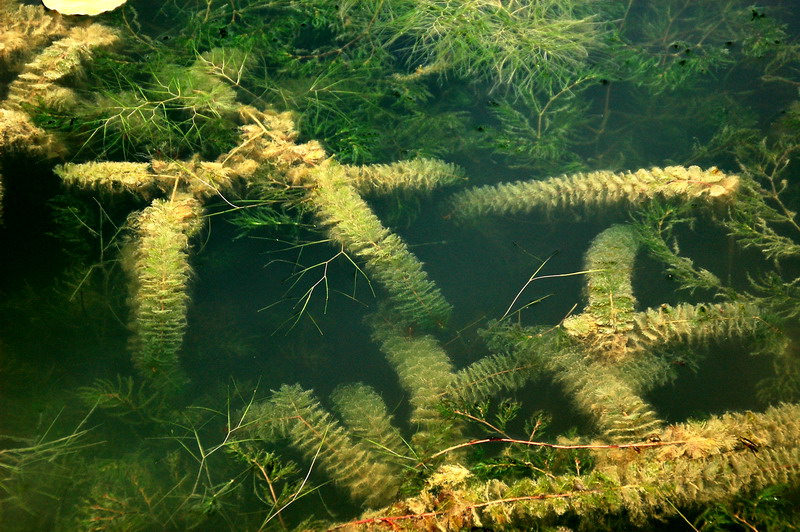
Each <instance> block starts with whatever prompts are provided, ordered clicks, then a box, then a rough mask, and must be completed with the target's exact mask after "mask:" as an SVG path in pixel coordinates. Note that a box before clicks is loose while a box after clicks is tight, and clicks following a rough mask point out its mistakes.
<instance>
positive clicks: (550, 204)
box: [449, 166, 739, 220]
mask: <svg viewBox="0 0 800 532" xmlns="http://www.w3.org/2000/svg"><path fill="white" fill-rule="evenodd" d="M738 188H739V177H738V176H736V175H729V174H725V173H724V172H722V171H721V170H719V169H718V168H716V167H711V168H709V169H708V170H703V169H701V168H699V167H697V166H690V167H688V168H684V167H682V166H668V167H665V168H651V169H650V170H645V169H640V170H637V171H636V172H625V173H614V172H608V171H597V172H589V173H577V174H572V175H569V176H561V177H554V178H550V179H546V180H544V181H518V182H516V183H506V184H500V185H495V186H484V187H477V188H472V189H467V190H464V191H462V192H458V193H457V194H454V195H453V196H452V197H451V198H450V203H449V212H450V213H451V214H452V216H453V217H455V218H456V219H458V220H464V219H470V218H476V217H479V216H486V215H509V214H523V213H531V212H538V213H544V214H545V215H555V216H559V215H560V216H564V214H565V213H567V216H571V217H576V218H581V217H583V216H591V215H596V214H598V213H603V212H608V211H609V210H612V209H619V208H623V209H630V208H632V207H638V206H640V205H641V204H644V203H646V202H649V201H653V200H662V201H663V200H673V201H683V202H685V201H689V200H702V201H706V202H709V203H711V204H714V203H725V202H729V201H731V200H732V199H733V198H734V197H735V194H736V191H737V190H738Z"/></svg>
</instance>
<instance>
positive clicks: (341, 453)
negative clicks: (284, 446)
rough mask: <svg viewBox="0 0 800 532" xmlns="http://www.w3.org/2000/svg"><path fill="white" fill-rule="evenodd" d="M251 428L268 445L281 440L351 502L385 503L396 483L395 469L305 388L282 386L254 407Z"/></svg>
mask: <svg viewBox="0 0 800 532" xmlns="http://www.w3.org/2000/svg"><path fill="white" fill-rule="evenodd" d="M253 414H254V415H255V416H256V419H257V421H256V423H255V424H254V425H253V428H252V430H253V431H254V432H255V434H256V435H257V436H258V437H260V438H262V439H264V440H268V441H274V440H275V438H276V437H285V438H287V439H288V440H289V442H290V443H291V445H293V446H295V447H296V448H297V449H298V450H300V451H301V452H302V453H303V454H304V455H305V456H306V457H307V458H308V459H312V458H314V459H315V461H316V462H317V463H319V465H320V467H321V468H322V469H323V470H324V471H325V472H326V473H327V474H328V475H329V476H330V477H331V478H332V479H333V480H334V481H335V482H336V483H337V484H338V485H340V486H342V487H343V488H345V489H346V490H347V491H348V492H349V493H350V495H351V497H352V498H353V500H355V501H361V502H363V503H364V504H366V505H369V506H375V505H379V504H385V503H386V502H388V501H389V499H390V498H391V497H392V496H394V494H395V492H396V490H397V487H398V485H399V482H398V480H399V479H398V478H397V475H396V474H395V473H396V471H395V468H394V467H393V466H391V465H389V463H388V462H384V461H378V460H375V459H374V458H375V456H374V454H373V453H374V445H372V444H370V443H369V442H367V441H363V440H362V441H355V440H353V438H352V437H351V436H350V435H349V434H348V433H347V431H346V430H345V429H344V428H343V427H342V425H341V424H340V423H339V422H338V421H337V420H336V419H335V418H334V417H333V416H331V414H329V413H328V412H326V411H325V410H324V409H323V408H322V406H321V405H320V404H319V401H318V400H317V399H316V398H315V397H314V396H313V394H312V392H311V391H309V390H303V389H302V388H301V387H300V386H288V385H283V386H282V387H281V388H280V389H279V390H278V391H276V392H274V393H273V394H272V397H271V398H270V400H269V401H267V402H264V403H261V404H256V405H254V406H253Z"/></svg>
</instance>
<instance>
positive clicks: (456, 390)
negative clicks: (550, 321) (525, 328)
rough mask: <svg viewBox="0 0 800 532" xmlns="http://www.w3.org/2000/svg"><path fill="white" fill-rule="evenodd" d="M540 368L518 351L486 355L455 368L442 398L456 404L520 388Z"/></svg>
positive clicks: (469, 402)
mask: <svg viewBox="0 0 800 532" xmlns="http://www.w3.org/2000/svg"><path fill="white" fill-rule="evenodd" d="M540 372H541V366H540V364H538V363H537V362H536V361H534V360H532V359H529V358H527V357H520V356H519V353H516V352H513V353H502V354H494V355H489V356H486V357H483V358H481V359H480V360H478V361H477V362H473V363H472V364H470V365H469V366H467V367H465V368H463V369H461V370H459V371H457V372H456V374H455V376H454V377H453V380H452V381H451V382H450V383H449V384H448V385H447V389H446V391H445V392H444V397H443V399H444V400H445V401H446V402H453V403H455V404H459V405H469V404H473V403H481V402H483V401H485V400H487V399H488V398H490V397H494V396H497V395H499V394H500V393H501V392H509V391H514V390H518V389H520V388H522V387H523V386H525V384H527V383H528V382H529V381H531V380H533V379H535V378H536V377H537V376H538V375H539V373H540Z"/></svg>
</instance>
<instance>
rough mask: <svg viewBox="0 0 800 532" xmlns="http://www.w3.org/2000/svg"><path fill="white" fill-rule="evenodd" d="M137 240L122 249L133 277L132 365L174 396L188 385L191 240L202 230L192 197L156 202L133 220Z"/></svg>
mask: <svg viewBox="0 0 800 532" xmlns="http://www.w3.org/2000/svg"><path fill="white" fill-rule="evenodd" d="M129 223H130V226H131V227H132V228H133V231H134V236H133V237H132V239H131V240H130V241H129V242H128V243H127V244H126V245H125V247H124V249H123V255H124V258H123V265H124V266H125V268H126V270H127V271H128V274H129V277H130V287H131V288H130V301H131V307H132V310H131V328H132V330H133V331H134V336H133V338H132V339H131V341H132V344H133V352H134V354H133V360H134V364H135V365H136V367H137V369H138V370H139V372H140V373H141V374H142V375H143V376H144V377H145V378H147V379H151V380H152V382H153V384H154V385H155V387H156V388H157V389H162V390H164V391H170V390H172V391H176V390H178V389H180V388H181V387H182V386H183V385H184V384H185V382H186V377H185V375H184V373H183V370H182V369H181V366H180V362H179V359H178V354H179V351H180V348H181V344H182V342H183V334H184V331H185V329H186V312H187V307H188V303H189V294H188V283H189V278H190V275H191V267H190V266H189V260H188V254H187V249H188V245H189V244H188V243H189V238H190V237H191V236H192V235H194V234H195V233H197V231H199V230H200V228H201V227H202V223H203V222H202V218H201V207H200V204H199V202H198V201H197V200H195V199H194V198H192V197H186V196H179V197H177V198H175V200H174V201H166V200H155V201H154V202H153V204H152V205H151V206H150V207H148V208H147V209H145V210H144V211H142V212H140V213H136V214H134V215H132V216H131V219H130V222H129Z"/></svg>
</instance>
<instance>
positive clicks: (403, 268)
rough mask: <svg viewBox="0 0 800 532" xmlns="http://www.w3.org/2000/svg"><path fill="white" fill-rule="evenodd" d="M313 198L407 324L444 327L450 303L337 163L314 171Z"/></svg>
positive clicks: (324, 222)
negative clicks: (373, 210) (314, 185)
mask: <svg viewBox="0 0 800 532" xmlns="http://www.w3.org/2000/svg"><path fill="white" fill-rule="evenodd" d="M313 175H314V178H313V180H314V182H315V184H316V188H315V189H314V190H313V191H312V192H311V195H310V200H311V203H312V205H313V206H314V208H315V209H316V210H317V216H318V218H319V220H320V225H321V226H323V227H325V228H326V231H327V233H328V235H330V237H331V239H333V240H334V241H336V242H339V243H341V244H342V245H343V246H344V248H345V249H347V250H348V251H350V252H351V253H352V254H353V255H355V256H357V257H359V258H361V259H363V260H364V261H365V268H366V270H367V272H368V273H369V274H370V276H371V277H372V279H373V280H374V281H376V282H377V283H378V284H379V285H380V286H381V287H383V289H384V290H386V291H387V292H388V294H389V303H390V304H391V306H392V308H393V310H395V311H396V312H397V313H398V314H399V315H400V316H401V318H402V320H403V322H404V323H405V324H406V325H407V326H422V327H427V328H436V327H441V326H442V325H443V324H444V323H446V322H447V320H448V318H449V315H450V311H451V308H452V307H451V305H450V304H449V303H447V301H445V299H444V297H443V296H442V294H441V291H440V290H439V288H438V287H437V286H436V285H435V284H434V283H433V281H431V280H430V279H428V276H427V274H426V273H425V271H424V270H423V269H422V264H421V263H420V262H419V260H418V259H417V258H416V257H415V256H414V255H413V254H412V253H411V252H410V251H409V250H408V246H407V245H406V244H405V243H404V242H403V241H402V239H400V237H399V236H397V235H396V234H394V233H392V232H390V231H389V230H388V229H386V228H385V227H384V226H383V224H382V223H381V221H380V220H379V219H378V217H377V216H375V214H374V213H373V212H372V210H371V209H370V208H369V206H368V205H367V204H366V202H365V201H364V200H363V199H362V198H361V196H359V194H358V193H357V192H356V190H355V188H354V187H353V186H352V185H351V183H350V179H349V178H348V176H347V173H346V171H345V170H344V169H343V168H341V167H340V166H338V165H336V164H335V163H333V162H329V163H328V164H326V165H325V166H323V167H319V168H317V169H315V171H314V173H313Z"/></svg>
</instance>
